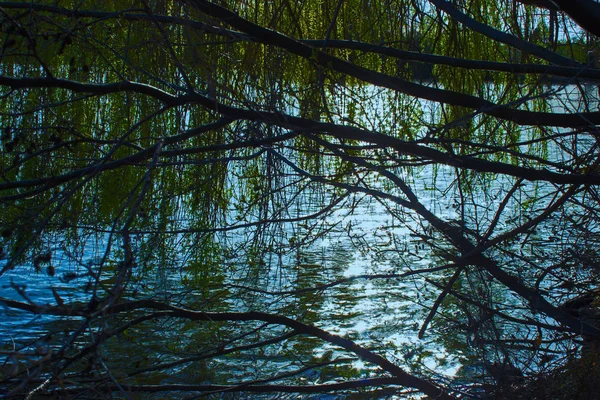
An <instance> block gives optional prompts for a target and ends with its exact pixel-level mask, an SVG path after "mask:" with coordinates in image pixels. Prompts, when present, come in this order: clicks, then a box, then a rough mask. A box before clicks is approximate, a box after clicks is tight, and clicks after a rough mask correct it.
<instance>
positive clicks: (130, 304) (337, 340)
mask: <svg viewBox="0 0 600 400" xmlns="http://www.w3.org/2000/svg"><path fill="white" fill-rule="evenodd" d="M0 302H4V303H6V304H10V306H11V308H15V309H22V310H26V311H30V312H34V313H36V314H44V313H47V314H49V315H65V316H66V315H72V313H73V310H74V309H77V310H82V309H84V308H80V307H69V306H62V307H51V306H43V307H37V308H35V307H34V308H32V305H31V304H27V303H21V302H16V301H12V300H11V301H9V300H8V299H2V298H0ZM144 309H147V310H155V311H158V312H159V313H158V314H153V315H151V316H148V317H138V318H137V320H140V321H142V320H145V319H146V318H155V317H156V316H158V315H160V316H161V317H169V318H180V319H186V320H189V321H204V322H244V321H246V322H249V321H261V322H265V323H269V324H274V325H282V326H286V327H288V328H291V329H292V330H294V331H295V332H297V333H300V334H305V335H310V336H313V337H316V338H319V339H321V340H323V341H325V342H328V343H331V344H333V345H336V346H340V347H342V348H343V349H345V350H347V351H349V352H352V353H354V354H356V355H357V356H358V357H360V358H361V359H362V360H365V361H367V362H370V363H372V364H374V365H377V366H379V367H380V368H381V369H382V370H384V371H386V372H388V373H390V374H392V375H393V376H394V379H395V380H396V381H395V384H399V385H402V386H407V387H412V388H415V389H418V390H420V391H421V392H423V393H425V394H427V395H428V396H431V397H433V398H437V399H443V400H451V399H453V397H452V396H451V395H449V394H448V393H446V392H445V391H444V389H442V388H440V387H438V386H437V385H435V384H434V383H432V382H429V381H427V380H425V379H423V378H419V377H417V376H415V375H412V374H409V373H408V372H406V371H405V370H404V369H402V368H400V367H399V366H397V365H395V364H394V363H392V362H390V361H389V360H387V359H386V358H384V357H382V356H380V355H378V354H376V353H374V352H372V351H370V350H368V349H367V348H365V347H363V346H361V345H359V344H357V343H356V342H354V341H352V340H349V339H346V338H343V337H341V336H338V335H335V334H332V333H329V332H327V331H325V330H323V329H321V328H318V327H316V326H312V325H308V324H305V323H303V322H300V321H297V320H294V319H291V318H288V317H285V316H282V315H277V314H269V313H264V312H257V311H250V312H202V311H193V310H188V309H184V308H180V307H175V306H173V305H170V304H167V303H163V302H159V301H155V300H138V301H126V302H123V303H117V304H112V305H110V306H109V307H105V308H104V309H101V310H98V311H96V314H97V315H104V316H107V315H117V314H121V313H125V312H131V311H140V310H144ZM122 330H123V329H119V330H118V331H115V332H120V331H122Z"/></svg>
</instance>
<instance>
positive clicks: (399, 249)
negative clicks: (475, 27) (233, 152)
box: [0, 94, 586, 397]
mask: <svg viewBox="0 0 600 400" xmlns="http://www.w3.org/2000/svg"><path fill="white" fill-rule="evenodd" d="M570 96H571V94H568V96H567V98H570ZM573 96H575V97H574V98H573V99H577V98H578V97H577V96H578V95H573ZM556 107H557V108H562V109H565V108H569V107H568V106H567V105H565V104H564V103H563V104H561V102H558V103H557V104H556ZM584 146H586V145H585V144H584ZM549 151H550V152H554V153H553V155H551V156H550V158H554V159H556V160H560V159H562V158H563V157H564V154H563V152H562V151H560V150H558V149H555V148H551V149H550V150H549ZM232 168H233V169H235V168H244V165H243V164H240V165H238V166H234V167H232ZM280 172H281V171H280ZM397 172H398V174H399V175H400V176H402V177H403V178H404V179H405V180H406V182H407V183H408V184H409V185H410V186H411V188H412V189H413V191H414V192H415V194H417V196H418V198H419V199H420V201H421V202H422V203H423V204H424V205H425V206H427V207H428V208H429V209H430V210H431V211H433V212H434V213H435V214H436V215H437V216H438V217H440V218H442V219H444V220H457V219H459V218H460V215H461V209H460V207H459V206H458V205H459V203H460V199H461V192H460V191H459V188H458V187H457V185H456V184H455V181H456V173H455V171H454V170H453V169H451V168H448V167H443V166H441V167H439V166H438V167H433V166H424V167H418V168H417V167H415V168H412V169H410V170H399V171H397ZM363 178H364V180H365V182H367V184H368V186H369V187H370V188H371V189H373V190H377V189H382V190H384V191H386V192H391V193H394V194H397V195H399V196H400V194H399V192H398V189H397V188H393V187H388V186H386V183H385V182H384V181H383V180H382V179H380V178H378V177H376V176H375V175H374V174H372V173H371V174H365V175H364V177H363ZM293 179H295V178H293V177H287V176H285V174H281V175H279V176H278V178H277V180H276V181H274V182H272V183H271V184H272V185H273V187H275V188H278V189H281V190H277V191H275V192H276V193H277V196H278V198H277V199H276V202H279V204H285V205H287V206H286V207H282V208H280V209H279V211H278V212H279V214H273V213H272V211H273V210H272V209H271V210H269V209H267V210H264V212H265V213H264V214H260V213H258V214H255V215H248V214H247V213H246V210H245V209H244V207H243V204H242V202H240V203H239V204H236V201H235V200H234V201H233V202H232V203H231V209H230V211H229V212H228V213H227V214H226V215H225V216H224V217H223V218H224V224H225V226H229V225H234V224H247V225H245V227H244V228H240V229H236V230H226V231H223V232H219V233H217V234H216V236H215V240H216V242H215V243H216V246H215V248H216V250H215V251H216V253H215V254H218V257H219V258H218V259H219V260H220V263H219V264H218V265H210V262H211V260H210V259H208V261H207V262H206V263H205V264H202V262H200V263H196V264H194V265H193V266H190V263H189V262H190V260H197V259H198V254H196V253H194V249H193V246H194V243H197V241H202V240H204V239H205V238H206V234H205V233H201V232H200V233H198V234H197V235H187V236H186V235H184V234H183V233H180V234H176V235H172V236H171V237H170V240H171V241H172V245H173V246H175V248H178V249H179V250H178V251H177V252H176V253H177V254H176V255H174V256H172V257H173V258H167V257H166V256H165V258H164V259H161V260H160V262H158V263H157V262H156V261H154V262H148V263H147V264H144V262H143V260H140V263H139V266H138V268H136V270H134V274H133V277H132V283H131V285H130V290H129V291H128V296H129V297H131V298H136V299H142V298H159V299H160V298H162V299H169V300H171V301H174V302H182V303H183V304H188V305H190V304H191V305H192V306H193V307H194V308H197V309H203V307H204V306H207V307H209V308H210V309H211V310H222V311H225V310H230V311H249V310H260V311H266V312H273V313H279V314H284V315H288V316H291V317H295V318H297V319H300V320H302V321H306V322H308V323H312V324H314V325H316V326H318V327H321V328H323V329H326V330H328V331H330V332H332V333H335V334H338V335H341V336H344V337H347V338H350V339H352V340H355V341H356V342H357V343H359V344H362V345H364V346H365V347H367V348H369V349H371V350H375V351H376V352H377V353H379V354H381V355H383V356H385V357H386V358H388V359H389V360H391V361H393V362H395V363H397V364H398V365H401V366H404V367H406V368H407V369H410V370H413V371H417V372H420V373H423V374H425V375H426V376H430V377H432V376H433V377H438V378H439V379H444V377H445V378H447V379H451V378H452V377H454V376H455V375H456V373H457V372H458V371H459V369H460V368H461V366H463V365H464V364H465V363H470V362H471V361H472V360H473V359H475V358H476V356H477V354H476V353H473V352H471V348H470V343H469V338H468V335H467V334H466V333H465V332H464V331H462V330H461V329H460V328H459V327H458V326H457V325H456V324H455V323H454V322H453V321H451V320H449V318H448V317H449V315H450V314H452V312H453V311H452V310H453V308H452V307H455V305H452V304H448V305H446V307H448V308H447V309H446V310H448V311H446V313H447V314H444V313H441V314H442V316H441V317H440V319H439V320H436V321H435V322H434V323H433V324H432V326H431V327H430V328H429V329H428V330H427V331H426V334H425V336H424V337H423V338H422V339H419V338H418V332H419V330H420V329H421V326H422V324H423V322H424V320H425V317H426V315H427V313H428V311H429V309H430V308H431V305H432V304H433V301H434V300H435V298H436V297H437V296H438V294H439V289H437V288H435V287H434V286H432V285H431V284H429V283H428V282H426V281H425V278H427V279H431V280H440V281H441V280H442V279H444V278H447V277H448V276H449V275H451V273H452V272H453V271H452V270H450V271H448V270H446V271H434V272H430V273H427V274H414V275H410V274H411V273H412V272H414V271H415V270H424V269H432V268H436V267H439V266H440V265H442V264H443V261H442V258H441V257H440V256H439V254H440V253H439V252H442V251H444V250H445V249H444V247H443V246H441V248H438V249H435V248H432V247H431V243H427V244H426V240H428V239H430V238H433V237H434V232H432V231H431V229H430V228H429V227H428V226H427V224H426V223H424V222H422V221H421V220H420V218H418V216H417V215H415V213H413V212H407V211H406V210H403V209H402V208H400V207H399V206H397V205H396V204H394V203H393V202H391V201H385V200H377V199H375V198H373V197H370V196H367V195H365V194H360V193H355V194H350V195H348V196H347V197H346V198H344V199H343V200H342V201H341V202H340V203H339V204H337V205H336V207H335V208H334V209H333V210H332V211H331V212H329V213H326V214H324V215H323V216H319V217H316V218H313V219H311V220H307V221H289V219H294V218H296V219H297V218H299V217H301V216H306V215H310V214H312V213H316V212H319V211H320V210H321V209H322V207H323V206H324V205H326V204H329V203H331V202H332V201H333V200H334V199H335V198H336V197H335V196H339V194H337V195H334V190H332V189H331V188H327V187H324V186H321V185H313V186H307V188H306V189H305V190H303V191H301V192H300V193H297V190H296V188H297V186H293V188H292V189H283V188H285V187H287V185H291V184H292V183H293ZM474 182H476V183H475V184H474V187H476V188H477V187H479V188H481V187H487V190H486V191H485V192H478V191H477V190H475V191H473V192H472V193H469V194H467V196H468V204H467V206H466V208H465V212H466V215H467V221H468V222H469V223H477V221H481V223H483V224H486V223H489V221H491V220H492V218H493V215H494V213H495V211H496V209H497V207H498V206H499V205H500V204H501V202H502V200H503V198H504V195H505V194H506V193H507V191H508V189H510V184H509V183H510V180H509V179H505V178H497V179H495V180H494V181H493V182H491V180H490V181H485V182H484V181H479V180H478V179H475V180H474ZM239 184H240V182H236V181H231V182H229V185H230V186H231V187H233V188H235V187H236V185H239ZM298 184H299V183H295V185H298ZM478 185H481V186H478ZM290 187H292V186H290ZM553 190H554V187H553V186H552V185H549V184H543V183H535V184H525V185H524V186H523V187H522V188H521V190H520V193H521V194H520V195H519V196H517V197H515V199H514V200H511V202H509V206H508V207H507V209H506V211H505V213H504V214H503V216H502V219H501V221H500V223H499V228H500V229H503V228H510V226H511V221H513V222H512V223H515V222H518V221H522V220H523V218H526V215H527V214H528V213H530V212H531V211H532V210H533V209H535V210H540V209H543V207H544V204H545V203H547V202H549V201H550V200H551V199H544V194H546V193H551V192H552V191H553ZM534 192H535V193H536V194H537V197H538V198H539V200H536V201H535V204H533V205H532V207H533V208H531V209H527V208H526V207H523V206H522V202H523V201H524V200H527V199H528V198H529V197H528V196H529V195H531V194H532V193H534ZM462 195H463V196H464V195H465V194H464V193H462ZM238 200H239V199H238ZM265 217H269V218H274V219H286V221H284V222H280V223H277V224H272V225H269V226H267V227H257V226H253V225H252V223H253V222H256V221H257V220H258V219H260V218H262V219H264V218H265ZM553 224H557V225H558V224H559V222H555V221H554V222H553V221H549V222H548V224H547V225H546V226H545V227H544V228H543V229H541V230H539V231H538V232H537V233H535V234H534V235H535V236H536V237H535V238H534V240H532V241H530V242H528V243H537V244H538V246H537V247H535V248H533V247H532V248H531V249H529V250H528V249H523V248H521V249H520V250H519V251H520V253H519V254H521V255H522V256H523V257H534V254H532V252H535V251H538V250H539V249H540V248H542V246H545V248H546V249H547V256H548V257H549V258H551V257H552V255H553V252H556V251H557V249H556V248H553V246H555V245H556V246H558V245H559V240H558V239H557V238H556V235H557V231H558V229H553V228H552V225H553ZM428 236H430V237H428ZM107 237H108V236H107V234H98V235H90V236H89V237H88V238H87V239H86V240H85V245H84V246H81V247H80V253H79V254H77V255H72V254H68V253H67V252H66V251H65V250H64V249H62V248H61V246H60V239H59V240H57V244H56V246H55V250H54V252H53V254H52V264H53V265H54V268H55V271H54V274H49V273H48V272H49V271H48V270H46V269H45V268H43V269H42V270H40V271H36V270H35V268H33V266H21V267H19V268H17V269H15V270H13V271H9V272H7V273H6V274H4V275H3V276H2V277H0V297H4V298H9V299H15V300H20V301H31V302H33V303H35V304H38V305H40V304H56V302H57V301H58V300H57V297H56V294H55V293H58V294H59V296H60V298H61V299H62V300H63V301H64V302H65V303H68V302H72V301H75V302H82V303H87V302H89V300H90V297H91V293H92V289H91V288H90V287H89V282H90V281H91V278H90V276H89V275H88V273H89V271H90V270H92V271H95V270H96V269H97V267H98V265H100V264H101V260H102V258H103V256H104V251H105V247H106V243H107V240H108V239H107ZM562 239H564V237H563V238H562ZM155 240H160V236H154V235H152V234H149V233H148V234H144V235H139V236H137V237H136V238H135V246H137V248H140V249H142V248H147V247H148V246H152V243H153V241H155ZM536 241H537V242H536ZM433 242H434V243H435V240H433ZM518 245H519V244H518V243H517V244H516V246H517V247H518ZM560 245H561V246H562V244H560ZM290 249H291V250H290ZM209 258H210V257H209ZM200 259H202V257H200ZM212 261H214V260H212ZM2 263H3V261H0V267H1V266H2ZM184 266H185V267H184ZM112 274H113V272H112V271H111V270H110V269H108V270H106V269H105V271H104V273H103V275H102V279H101V281H102V280H103V279H106V287H107V288H108V287H110V283H111V281H110V279H111V277H112ZM385 274H388V275H393V274H395V276H396V277H390V278H377V279H366V278H361V279H353V280H346V281H344V280H345V279H347V278H353V277H358V276H362V275H385ZM402 274H404V275H406V276H403V277H398V275H402ZM104 277H105V278H104ZM338 280H339V281H343V283H340V284H339V285H336V286H333V287H330V288H326V289H321V290H317V291H307V292H294V291H295V290H297V289H306V288H313V287H318V286H319V285H325V284H329V283H331V282H334V281H338ZM472 284H474V283H472ZM182 289H183V290H182ZM99 293H102V288H100V292H99ZM503 296H505V297H504V299H503V300H502V301H503V302H508V303H510V302H511V301H513V300H510V295H508V294H506V295H503ZM215 299H218V300H215ZM514 301H515V302H516V303H514V304H519V300H516V299H515V300H514ZM448 313H449V314H448ZM444 315H445V316H444ZM0 316H1V319H0V343H2V345H3V353H2V354H3V355H2V356H1V357H3V360H4V361H6V363H7V364H10V363H11V362H12V359H11V357H13V356H14V354H15V351H17V350H18V351H20V352H22V353H26V352H28V351H33V350H35V348H36V346H39V343H40V339H41V338H44V337H46V333H47V332H48V330H51V331H53V332H54V335H53V337H52V338H51V339H46V341H48V342H49V345H50V346H57V347H59V346H60V344H61V342H62V341H63V340H64V338H65V337H67V336H68V334H69V332H70V331H72V330H75V329H77V327H78V326H79V325H80V324H81V323H82V321H81V320H79V319H77V318H71V319H70V320H69V321H65V320H63V319H57V318H52V317H47V316H35V315H31V314H28V313H24V312H16V311H14V310H11V309H8V308H6V307H5V308H3V309H0ZM204 326H205V325H202V327H201V328H199V327H198V326H194V325H193V324H187V323H181V322H172V321H157V322H156V323H155V324H154V326H145V327H144V328H140V329H139V330H135V333H134V334H132V335H131V336H129V337H127V338H119V339H115V340H114V341H111V342H110V343H108V345H107V347H106V353H105V355H106V356H107V357H110V362H111V365H113V366H116V365H118V363H119V362H123V363H128V362H131V360H132V359H133V360H137V359H138V358H139V359H140V360H142V358H143V357H142V355H140V354H138V353H140V351H139V349H140V347H142V348H143V349H144V351H145V352H147V353H149V354H152V356H151V358H152V357H154V358H155V359H156V360H157V361H158V360H160V361H165V360H176V359H177V358H178V355H177V352H183V353H186V354H192V353H193V351H192V350H191V347H192V344H193V343H196V342H202V341H203V340H204V341H209V340H213V341H214V340H216V339H215V337H217V336H218V335H220V334H223V335H225V334H226V333H227V334H228V335H231V334H232V331H228V332H225V331H226V330H224V331H223V332H221V331H218V330H217V331H211V330H206V329H205V328H204ZM254 326H257V325H252V324H249V325H248V326H242V325H235V326H234V327H233V328H232V329H233V331H236V330H237V331H239V332H246V331H247V330H248V329H250V327H254ZM94 329H99V327H93V326H91V327H90V332H92V331H94ZM61 332H62V333H61ZM282 332H283V331H282V330H281V329H279V328H271V327H266V328H263V329H262V330H260V335H259V334H256V335H255V336H252V335H250V339H256V338H259V337H263V336H264V337H267V336H268V335H269V334H271V335H276V334H278V333H282ZM61 335H64V336H61ZM261 335H262V336H261ZM209 337H210V338H209ZM79 340H81V344H82V345H84V344H85V341H86V337H85V335H83V336H81V338H80V339H79ZM217 341H218V340H217ZM251 341H252V340H250V342H251ZM296 354H297V356H298V358H301V357H309V358H310V357H312V358H310V359H311V361H313V362H314V361H319V360H320V361H323V360H325V361H327V360H332V359H335V358H337V357H341V358H348V360H347V361H345V362H344V363H343V364H344V365H345V367H344V368H345V369H344V371H347V372H348V373H349V374H353V376H355V377H369V376H372V375H374V374H375V369H374V368H373V367H372V366H369V365H366V364H365V363H364V362H362V361H361V360H358V359H357V358H356V357H354V356H353V355H351V354H348V353H345V352H341V351H340V350H339V349H335V348H333V347H332V346H329V345H324V344H322V343H318V341H314V340H313V341H311V340H309V339H305V338H303V339H298V338H296V339H294V340H292V341H290V342H289V343H284V344H277V345H275V346H269V347H267V348H266V350H265V351H264V352H260V351H258V352H246V353H244V352H243V353H241V354H239V355H237V356H235V357H216V358H214V359H213V360H212V361H211V364H210V365H205V366H200V367H198V366H197V367H195V369H188V368H187V366H186V365H180V366H174V367H173V368H171V369H170V370H169V371H170V372H169V374H168V375H165V374H164V373H159V374H155V375H154V376H152V377H149V378H148V380H149V381H153V382H154V381H155V382H157V383H158V382H161V383H176V382H179V381H181V380H182V379H183V380H184V381H185V380H186V379H189V378H190V377H192V376H193V377H194V379H195V380H196V381H198V380H200V381H202V380H204V381H206V382H209V381H211V380H213V379H214V380H215V381H218V380H219V379H222V378H223V377H228V378H230V379H232V378H239V379H249V378H258V377H261V376H264V372H265V371H267V372H275V371H277V372H281V371H292V370H293V369H294V368H297V364H298V363H297V360H296V359H295V355H296ZM305 360H306V359H305ZM0 361H2V360H0ZM4 361H2V362H4ZM140 362H142V361H140ZM114 368H117V367H114ZM203 369H204V370H203ZM208 370H210V372H208ZM339 371H340V370H330V371H329V372H328V373H327V372H316V371H313V370H310V371H307V372H306V373H305V374H302V375H300V376H299V377H296V378H294V379H297V380H300V381H301V382H304V383H310V382H312V383H326V382H332V381H333V380H334V379H335V378H336V376H337V374H338V373H339ZM383 397H389V396H388V395H385V396H383Z"/></svg>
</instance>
